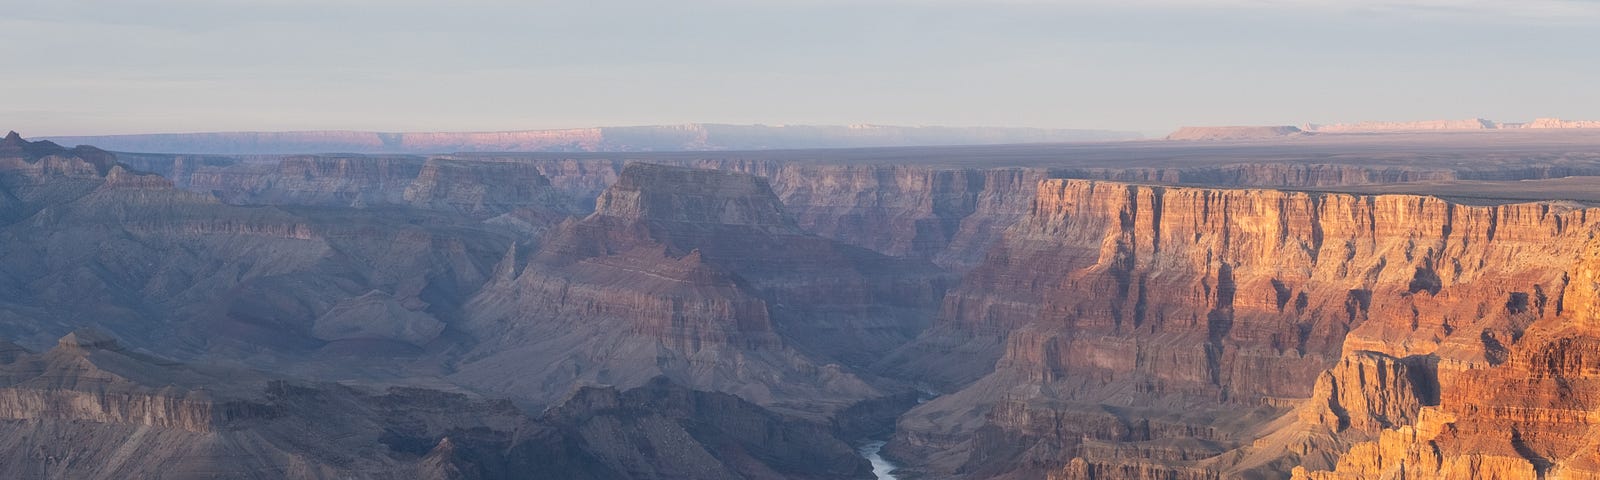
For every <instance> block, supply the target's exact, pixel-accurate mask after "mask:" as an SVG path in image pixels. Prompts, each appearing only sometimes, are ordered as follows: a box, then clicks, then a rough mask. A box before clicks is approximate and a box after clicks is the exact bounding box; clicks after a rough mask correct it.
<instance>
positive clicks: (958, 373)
mask: <svg viewBox="0 0 1600 480" xmlns="http://www.w3.org/2000/svg"><path fill="white" fill-rule="evenodd" d="M1593 221H1594V218H1593V216H1591V215H1589V212H1588V211H1586V210H1581V209H1572V208H1569V207H1563V206H1560V205H1549V204H1517V205H1503V206H1498V207H1471V206H1462V205H1453V204H1450V203H1447V202H1444V201H1441V200H1438V199H1434V198H1428V197H1414V196H1403V195H1396V196H1378V197H1361V196H1352V195H1339V194H1315V193H1297V192H1279V191H1265V190H1210V189H1197V188H1172V187H1154V186H1139V185H1127V184H1116V183H1105V182H1093V181H1081V180H1047V181H1044V182H1041V184H1040V186H1039V194H1038V197H1037V199H1036V200H1035V203H1034V205H1033V207H1032V211H1031V212H1030V214H1029V215H1028V216H1027V217H1026V218H1024V219H1023V220H1022V221H1021V222H1019V223H1018V224H1016V225H1015V226H1013V227H1012V228H1011V229H1009V230H1007V231H1006V233H1005V235H1004V238H1003V239H1002V240H1001V241H1000V242H999V243H997V244H996V246H995V247H994V248H993V249H992V250H991V251H990V253H989V255H988V257H987V259H986V260H985V261H984V263H983V264H981V265H979V266H978V267H977V268H975V269H974V270H973V271H972V272H971V273H970V274H969V275H967V276H966V277H965V278H964V279H963V282H962V284H961V286H960V287H958V288H957V289H955V290H953V291H952V292H951V293H950V294H949V295H948V296H947V297H946V299H945V302H944V308H943V311H942V313H941V315H940V320H939V321H938V322H937V323H936V325H935V326H934V327H933V328H932V329H931V330H930V331H929V332H928V333H925V334H924V336H923V337H922V338H921V339H919V340H918V341H917V342H915V343H913V344H911V345H909V346H907V347H906V348H905V349H904V350H902V351H901V352H898V353H897V354H896V355H895V356H892V357H891V358H890V359H888V360H886V362H885V365H887V369H888V371H893V372H898V373H899V374H903V375H910V376H913V377H915V378H920V379H922V380H923V381H924V382H927V383H929V384H932V385H939V386H942V387H943V388H947V389H950V388H953V389H956V391H955V392H954V393H952V394H949V395H946V396H944V397H941V398H939V399H935V400H933V401H931V402H928V403H926V404H924V405H922V406H919V407H918V408H917V409H915V410H913V411H912V412H911V413H909V414H908V415H906V416H905V417H903V418H902V420H901V422H900V432H898V433H897V437H896V440H895V442H892V443H891V444H890V446H889V451H890V453H891V454H894V455H897V456H899V457H900V458H929V459H932V461H930V462H926V463H925V464H924V468H927V469H928V471H930V472H942V474H951V473H968V474H972V475H976V476H991V475H1023V476H1027V475H1030V474H1029V473H1027V472H1029V471H1034V472H1039V471H1049V470H1054V469H1060V468H1066V469H1068V471H1077V472H1124V474H1127V475H1131V476H1156V477H1161V478H1184V477H1188V476H1195V475H1199V476H1195V477H1194V478H1203V477H1204V475H1202V474H1205V475H1221V474H1239V473H1240V472H1243V471H1276V472H1278V473H1279V474H1281V473H1284V471H1286V470H1287V467H1286V466H1285V464H1286V463H1289V464H1292V463H1294V462H1297V461H1301V460H1304V461H1308V462H1309V461H1310V460H1309V459H1308V458H1309V456H1308V457H1307V458H1301V456H1300V454H1297V453H1293V452H1292V451H1291V450H1292V449H1281V450H1279V454H1277V456H1276V457H1273V456H1272V455H1265V456H1266V457H1272V458H1276V459H1277V460H1272V459H1270V458H1264V457H1263V455H1264V454H1262V452H1264V451H1267V450H1272V449H1274V448H1280V447H1282V446H1281V445H1252V442H1254V441H1256V440H1257V439H1262V438H1267V437H1269V436H1271V435H1272V434H1273V433H1274V432H1277V431H1279V430H1283V429H1282V428H1279V427H1276V426H1274V424H1273V423H1272V422H1270V420H1271V419H1273V418H1283V416H1285V415H1288V416H1289V418H1290V419H1295V418H1299V419H1310V420H1313V421H1314V423H1319V424H1321V425H1322V426H1323V427H1324V428H1326V429H1327V430H1328V432H1331V433H1329V435H1334V434H1338V433H1339V432H1343V431H1346V430H1353V431H1360V432H1365V433H1366V434H1369V435H1370V434H1374V433H1376V432H1381V431H1386V430H1387V429H1390V428H1393V427H1398V426H1404V425H1409V424H1411V423H1414V422H1416V421H1417V419H1418V418H1419V413H1418V412H1419V411H1421V409H1422V408H1423V407H1425V406H1429V405H1438V404H1440V403H1441V402H1442V403H1443V404H1445V405H1448V404H1449V403H1450V400H1448V398H1450V397H1449V396H1450V395H1451V394H1452V393H1451V387H1452V385H1453V383H1452V382H1451V381H1450V380H1449V378H1450V376H1449V375H1447V374H1443V373H1436V372H1441V371H1445V370H1447V369H1446V366H1449V367H1450V369H1461V368H1467V369H1471V368H1480V367H1490V366H1493V365H1494V364H1496V363H1497V362H1500V361H1501V360H1498V358H1502V357H1504V356H1506V355H1509V354H1510V353H1509V352H1508V351H1507V349H1508V348H1511V347H1509V346H1508V345H1511V344H1512V343H1514V341H1513V340H1512V339H1514V338H1517V337H1518V336H1519V335H1521V333H1519V332H1522V331H1523V330H1524V329H1525V328H1527V325H1528V324H1529V323H1530V322H1534V321H1535V320H1536V319H1539V318H1556V317H1557V316H1559V315H1561V310H1562V309H1563V308H1564V307H1563V306H1562V305H1561V304H1560V302H1559V301H1557V300H1556V299H1559V298H1562V297H1563V295H1568V294H1567V293H1565V290H1566V288H1567V284H1568V283H1569V281H1568V280H1567V278H1568V275H1569V274H1568V273H1567V269H1568V268H1569V267H1570V266H1571V265H1572V262H1573V261H1574V259H1576V258H1579V257H1580V254H1581V253H1582V252H1584V251H1585V248H1586V245H1587V242H1588V239H1589V237H1590V235H1591V232H1592V230H1593V225H1592V223H1593ZM1568 315H1570V314H1568ZM989 366H992V368H990V367H989ZM1324 372H1327V373H1324ZM1459 394H1466V395H1471V394H1470V393H1467V392H1460V393H1459ZM1304 398H1320V400H1315V401H1314V402H1312V403H1313V404H1320V405H1321V406H1320V407H1318V408H1319V410H1318V411H1315V412H1310V411H1303V412H1298V413H1297V412H1294V411H1293V409H1292V408H1291V407H1294V406H1296V405H1301V404H1302V403H1304V402H1301V401H1299V400H1297V399H1304ZM1441 398H1443V399H1445V400H1440V399H1441ZM1305 408H1306V409H1309V408H1311V407H1305ZM1275 429H1277V430H1275ZM1273 438H1276V437H1273ZM1357 440H1359V438H1358V439H1357ZM1352 441H1354V440H1352ZM1104 442H1111V443H1110V444H1106V443H1104ZM1328 444H1329V445H1337V442H1333V441H1330V442H1329V443H1328ZM1247 447H1250V448H1247ZM1241 448H1244V449H1245V450H1249V452H1245V453H1239V454H1238V455H1231V454H1230V455H1224V452H1228V451H1241V452H1243V451H1242V450H1238V449H1241ZM1252 448H1253V449H1252ZM941 452H942V453H941ZM1284 452H1289V453H1284ZM1307 453H1315V452H1307ZM941 455H948V457H941ZM1324 455H1326V453H1325V452H1324ZM1284 458H1289V460H1283V459H1284ZM1295 458H1301V460H1295ZM1074 459H1079V460H1074ZM1207 459H1209V460H1207ZM1069 461H1070V462H1069ZM1075 462H1076V463H1075ZM1274 462H1277V463H1274ZM1073 465H1078V466H1073ZM1196 468H1200V470H1195V469H1196ZM1250 469H1256V470H1250ZM1129 472H1146V473H1139V474H1137V475H1134V474H1133V473H1129ZM1161 472H1165V473H1161ZM1206 472H1209V473H1206ZM1229 472H1233V473H1229ZM1104 475H1111V476H1113V477H1116V476H1119V475H1122V474H1101V476H1104ZM1090 478H1100V477H1090Z"/></svg>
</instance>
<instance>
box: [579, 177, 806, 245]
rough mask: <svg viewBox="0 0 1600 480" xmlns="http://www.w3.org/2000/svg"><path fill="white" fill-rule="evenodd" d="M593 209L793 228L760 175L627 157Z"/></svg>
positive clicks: (605, 212)
mask: <svg viewBox="0 0 1600 480" xmlns="http://www.w3.org/2000/svg"><path fill="white" fill-rule="evenodd" d="M595 215H597V216H605V217H615V218H620V219H627V220H645V221H654V222H678V223H699V224H719V225H748V226H761V227H769V228H777V229H795V228H796V227H795V226H794V220H793V219H791V218H789V217H788V215H786V214H785V213H784V210H783V203H782V202H779V201H778V197H777V196H776V195H774V194H773V193H772V187H770V186H768V185H767V181H766V179H764V178H761V177H757V176H753V175H745V174H740V173H732V172H724V171H717V170H705V169H698V168H687V167H671V166H666V165H655V164H649V163H631V164H628V165H627V166H626V167H623V169H622V174H621V175H620V176H619V177H618V178H617V183H616V184H614V185H612V186H611V188H609V189H606V191H605V192H603V193H601V194H600V198H599V200H597V201H596V202H595Z"/></svg>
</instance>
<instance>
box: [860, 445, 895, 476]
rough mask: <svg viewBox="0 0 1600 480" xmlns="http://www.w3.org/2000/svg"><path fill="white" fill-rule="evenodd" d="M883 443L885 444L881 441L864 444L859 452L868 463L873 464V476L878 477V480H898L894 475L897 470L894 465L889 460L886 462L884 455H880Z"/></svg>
mask: <svg viewBox="0 0 1600 480" xmlns="http://www.w3.org/2000/svg"><path fill="white" fill-rule="evenodd" d="M883 443H884V442H883V441H881V440H874V441H871V442H867V443H863V444H861V448H859V449H857V451H858V452H860V453H861V456H862V457H865V458H866V459H867V461H868V462H872V475H874V476H876V477H878V480H896V479H895V476H894V474H893V473H892V472H894V469H895V466H894V464H893V463H889V461H888V460H884V459H883V456H882V455H878V450H882V449H883Z"/></svg>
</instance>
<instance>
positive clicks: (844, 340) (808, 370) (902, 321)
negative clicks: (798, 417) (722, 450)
mask: <svg viewBox="0 0 1600 480" xmlns="http://www.w3.org/2000/svg"><path fill="white" fill-rule="evenodd" d="M945 278H946V277H945V276H944V275H943V274H942V273H940V272H939V271H938V270H937V269H935V268H933V266H932V265H931V264H928V263H926V262H918V261H913V260H899V259H893V258H889V257H885V256H882V255H879V254H876V253H873V252H870V251H867V250H864V249H860V248H855V247H849V246H846V245H842V244H838V243H836V242H833V241H830V240H827V239H823V238H820V237H816V236H813V235H809V234H807V233H805V232H804V231H803V230H801V229H800V228H799V227H798V226H797V225H796V224H795V222H794V220H793V218H792V217H790V216H789V215H787V214H786V213H785V212H784V209H783V206H782V204H781V203H779V202H778V199H777V198H776V196H774V195H773V193H772V191H771V189H770V187H768V185H767V182H766V181H764V180H762V179H760V178H758V177H753V176H749V175H743V174H736V173H728V172H721V171H714V170H702V169H690V168H682V167H667V166H659V165H650V164H637V163H636V164H630V165H629V166H628V167H627V168H625V169H624V170H623V172H622V174H621V176H620V178H619V180H618V181H617V183H616V184H614V185H612V186H611V187H610V188H608V189H607V190H606V191H605V192H604V193H602V194H601V195H600V198H599V200H598V201H597V203H596V208H595V213H594V214H592V215H590V216H589V217H587V218H585V219H583V220H581V221H570V222H568V223H566V224H564V225H562V226H560V227H558V228H557V230H556V231H554V232H552V233H551V234H550V235H549V236H548V237H547V238H546V240H545V242H544V244H543V245H542V246H541V247H540V248H539V249H538V250H537V251H536V252H532V253H527V254H523V253H520V252H518V251H516V250H513V251H510V252H508V253H507V254H506V255H505V257H504V259H503V260H502V263H501V265H500V266H499V267H497V268H496V273H495V278H494V280H492V281H491V282H490V283H489V284H488V285H486V286H485V287H484V289H483V291H482V292H480V293H479V294H478V295H477V296H476V297H475V298H474V299H473V301H472V303H471V305H469V315H468V316H469V318H470V321H469V323H468V324H466V325H467V328H468V329H469V331H470V332H471V333H472V334H474V335H476V336H477V337H478V338H481V339H483V340H485V341H486V345H487V346H485V347H482V348H480V351H481V352H482V353H479V354H474V355H473V360H471V361H469V362H467V363H466V364H465V365H463V367H462V373H460V374H459V377H460V378H461V379H462V380H463V381H467V382H471V383H474V384H483V385H485V386H486V388H493V389H496V390H499V391H506V392H516V393H517V394H518V395H525V396H529V397H532V398H542V399H548V398H549V394H550V392H553V391H561V390H562V389H563V388H564V386H565V385H571V384H574V383H587V382H592V383H600V384H613V385H621V386H632V385H640V384H642V383H643V382H645V381H647V380H649V379H650V378H653V377H655V376H657V375H665V376H667V377H669V378H671V379H673V380H674V381H676V382H681V383H683V384H686V385H689V386H691V387H694V388H701V389H709V390H717V391H725V392H728V393H733V394H736V395H739V396H741V397H743V398H746V399H749V400H751V401H754V402H756V403H759V404H763V405H774V406H784V404H785V402H786V401H787V399H792V398H806V399H808V400H807V401H806V402H805V403H806V404H807V405H809V406H807V407H803V408H804V409H810V410H813V411H818V410H820V411H823V412H827V411H832V410H837V409H840V408H844V407H847V406H849V405H850V404H851V403H854V402H857V401H860V400H864V399H867V398H871V397H875V396H882V395H885V392H882V391H880V388H879V387H874V386H872V385H870V384H869V383H868V382H865V381H863V380H862V379H861V378H859V377H858V376H857V375H856V374H854V373H852V371H851V370H852V368H851V366H852V365H855V366H859V365H865V364H867V363H870V362H871V361H872V359H873V358H875V356H877V355H881V352H883V351H886V350H888V349H890V348H893V347H894V346H897V345H899V344H901V343H904V342H906V341H908V340H909V339H910V338H911V337H913V336H915V335H916V334H917V332H919V331H920V330H921V328H923V327H924V326H925V323H924V322H925V320H924V318H926V317H925V316H927V315H929V314H931V312H932V310H931V309H932V306H933V305H934V303H935V302H936V301H937V298H938V297H939V296H940V295H941V294H942V292H943V288H944V283H945V281H946V280H945ZM601 332H604V334H601ZM551 353H556V354H558V355H559V357H554V358H551V357H549V355H551ZM508 362H509V363H515V364H519V365H540V367H536V369H535V370H533V371H530V372H529V374H528V375H526V376H521V377H517V378H504V377H503V376H502V375H499V374H497V373H495V372H498V371H500V369H502V368H504V366H505V365H507V364H508ZM788 407H789V408H802V407H801V406H799V405H795V404H789V405H788Z"/></svg>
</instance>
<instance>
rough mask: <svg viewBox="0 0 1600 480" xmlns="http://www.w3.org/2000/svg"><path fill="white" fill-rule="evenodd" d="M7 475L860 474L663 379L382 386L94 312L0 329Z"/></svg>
mask: <svg viewBox="0 0 1600 480" xmlns="http://www.w3.org/2000/svg"><path fill="white" fill-rule="evenodd" d="M0 352H4V354H3V356H0V420H3V421H0V433H4V435H3V438H4V439H5V440H0V458H4V459H5V461H4V462H0V474H3V475H5V476H6V477H7V478H39V479H58V478H59V479H67V478H72V479H112V478H153V477H160V478H174V479H191V478H192V479H200V478H218V477H225V478H248V479H254V478H261V479H267V478H372V479H378V478H413V479H438V480H443V479H459V478H497V479H540V478H576V479H607V478H749V479H779V478H812V479H845V478H861V477H863V476H865V475H867V474H868V473H867V472H869V471H870V467H869V466H868V465H867V462H866V461H865V460H863V459H861V458H859V457H856V456H855V455H854V451H853V450H852V449H851V448H850V447H849V445H846V444H845V443H843V442H842V441H840V440H839V439H837V438H834V437H833V436H832V434H831V432H830V430H829V429H827V428H825V427H824V426H822V425H820V424H816V423H810V422H807V421H804V420H799V419H794V418H790V417H784V416H781V415H778V414H775V413H772V412H770V411H767V410H764V409H762V408H760V407H757V406H755V405H753V404H750V403H748V402H744V401H742V400H739V399H738V398H736V397H733V396H731V395H726V394H715V393H707V392H696V391H692V390H688V389H684V388H683V387H680V386H676V385H672V384H671V383H669V382H667V381H665V380H664V379H657V380H656V381H653V382H650V383H648V384H647V385H645V386H642V387H640V388H637V389H632V390H626V391H618V390H616V389H612V388H595V387H589V388H584V389H580V390H578V391H576V392H575V393H574V394H572V395H571V396H570V397H568V398H567V399H565V400H564V401H563V402H561V403H560V404H558V405H557V406H555V407H553V408H551V409H549V410H547V411H546V412H544V413H543V414H542V415H540V416H537V417H530V416H527V415H525V414H523V413H522V412H521V411H519V410H518V409H517V408H516V407H514V406H513V405H512V404H511V403H510V402H506V401H498V400H488V399H482V398H476V397H472V396H469V395H465V394H461V393H449V392H442V391H437V390H430V389H424V388H414V387H391V388H388V389H385V390H382V391H373V390H369V389H364V388H356V387H350V386H345V385H339V384H333V383H314V382H304V381H297V380H292V379H285V378H281V377H277V376H273V375H269V374H263V373H260V372H252V371H245V370H237V369H228V368H220V367H201V366H191V365H186V364H182V363H177V362H174V361H171V360H167V359H163V358H160V357H155V356H152V355H147V354H143V353H137V352H134V351H131V350H129V349H128V348H126V347H124V346H122V345H121V344H120V343H119V342H118V341H117V340H115V339H113V338H112V337H110V336H109V335H107V334H105V333H103V332H98V331H94V330H80V331H77V332H73V333H71V334H68V335H67V336H65V337H63V338H61V340H60V341H59V342H58V345H57V346H56V347H55V348H53V349H51V350H50V351H48V352H45V353H33V352H29V351H27V350H25V349H22V348H20V347H16V346H14V345H9V344H4V345H0Z"/></svg>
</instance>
